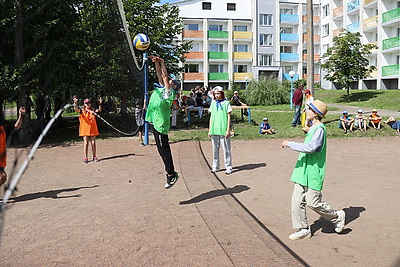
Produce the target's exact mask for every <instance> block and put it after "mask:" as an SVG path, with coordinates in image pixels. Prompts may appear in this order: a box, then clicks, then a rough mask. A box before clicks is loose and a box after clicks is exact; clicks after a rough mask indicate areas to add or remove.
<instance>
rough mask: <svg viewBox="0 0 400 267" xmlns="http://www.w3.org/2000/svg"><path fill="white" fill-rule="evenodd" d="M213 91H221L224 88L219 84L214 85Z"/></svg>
mask: <svg viewBox="0 0 400 267" xmlns="http://www.w3.org/2000/svg"><path fill="white" fill-rule="evenodd" d="M213 91H214V92H223V91H224V89H223V88H222V87H221V86H215V87H214V89H213Z"/></svg>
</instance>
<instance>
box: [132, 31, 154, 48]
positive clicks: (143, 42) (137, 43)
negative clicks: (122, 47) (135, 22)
mask: <svg viewBox="0 0 400 267" xmlns="http://www.w3.org/2000/svg"><path fill="white" fill-rule="evenodd" d="M133 46H134V47H135V48H136V49H138V50H146V49H147V48H149V46H150V38H149V37H148V36H147V35H146V34H144V33H139V34H137V35H136V36H135V38H134V39H133Z"/></svg>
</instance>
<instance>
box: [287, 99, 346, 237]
mask: <svg viewBox="0 0 400 267" xmlns="http://www.w3.org/2000/svg"><path fill="white" fill-rule="evenodd" d="M327 112H328V110H327V107H326V104H325V103H323V102H322V101H320V100H315V101H314V102H312V103H310V104H309V110H308V111H307V119H309V120H311V121H312V123H313V124H312V126H311V128H310V129H309V131H308V132H307V134H306V138H305V141H304V143H297V142H293V141H288V140H284V141H283V142H282V147H283V148H285V147H289V148H291V149H292V150H295V151H298V152H300V155H299V158H298V160H297V163H296V166H295V168H294V170H293V173H292V177H291V180H292V181H293V182H294V190H293V194H292V204H291V206H292V207H291V209H292V224H293V228H295V229H297V231H296V232H294V233H293V234H291V235H289V239H290V240H297V239H303V238H307V237H311V229H310V226H309V224H308V222H307V213H306V207H307V206H308V207H309V208H310V209H312V210H313V211H315V212H317V213H318V214H319V215H320V216H321V217H322V218H325V219H327V220H330V221H331V222H332V223H333V224H334V226H335V231H336V232H337V233H340V232H342V231H343V229H344V226H345V217H346V214H345V212H344V211H343V210H338V211H337V210H334V209H332V208H331V206H330V205H328V203H326V202H325V201H322V192H321V191H322V186H323V183H324V178H325V167H326V129H325V125H324V124H323V123H322V118H325V115H326V113H327Z"/></svg>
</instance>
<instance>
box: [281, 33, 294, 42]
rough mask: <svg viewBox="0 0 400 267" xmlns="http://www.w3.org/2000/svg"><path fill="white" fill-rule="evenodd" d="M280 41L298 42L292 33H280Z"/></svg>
mask: <svg viewBox="0 0 400 267" xmlns="http://www.w3.org/2000/svg"><path fill="white" fill-rule="evenodd" d="M280 37H281V41H289V42H298V41H299V35H298V34H293V33H281V36H280Z"/></svg>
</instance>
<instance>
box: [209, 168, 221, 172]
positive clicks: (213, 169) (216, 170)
mask: <svg viewBox="0 0 400 267" xmlns="http://www.w3.org/2000/svg"><path fill="white" fill-rule="evenodd" d="M211 172H212V173H216V172H219V170H218V169H216V168H212V169H211Z"/></svg>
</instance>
